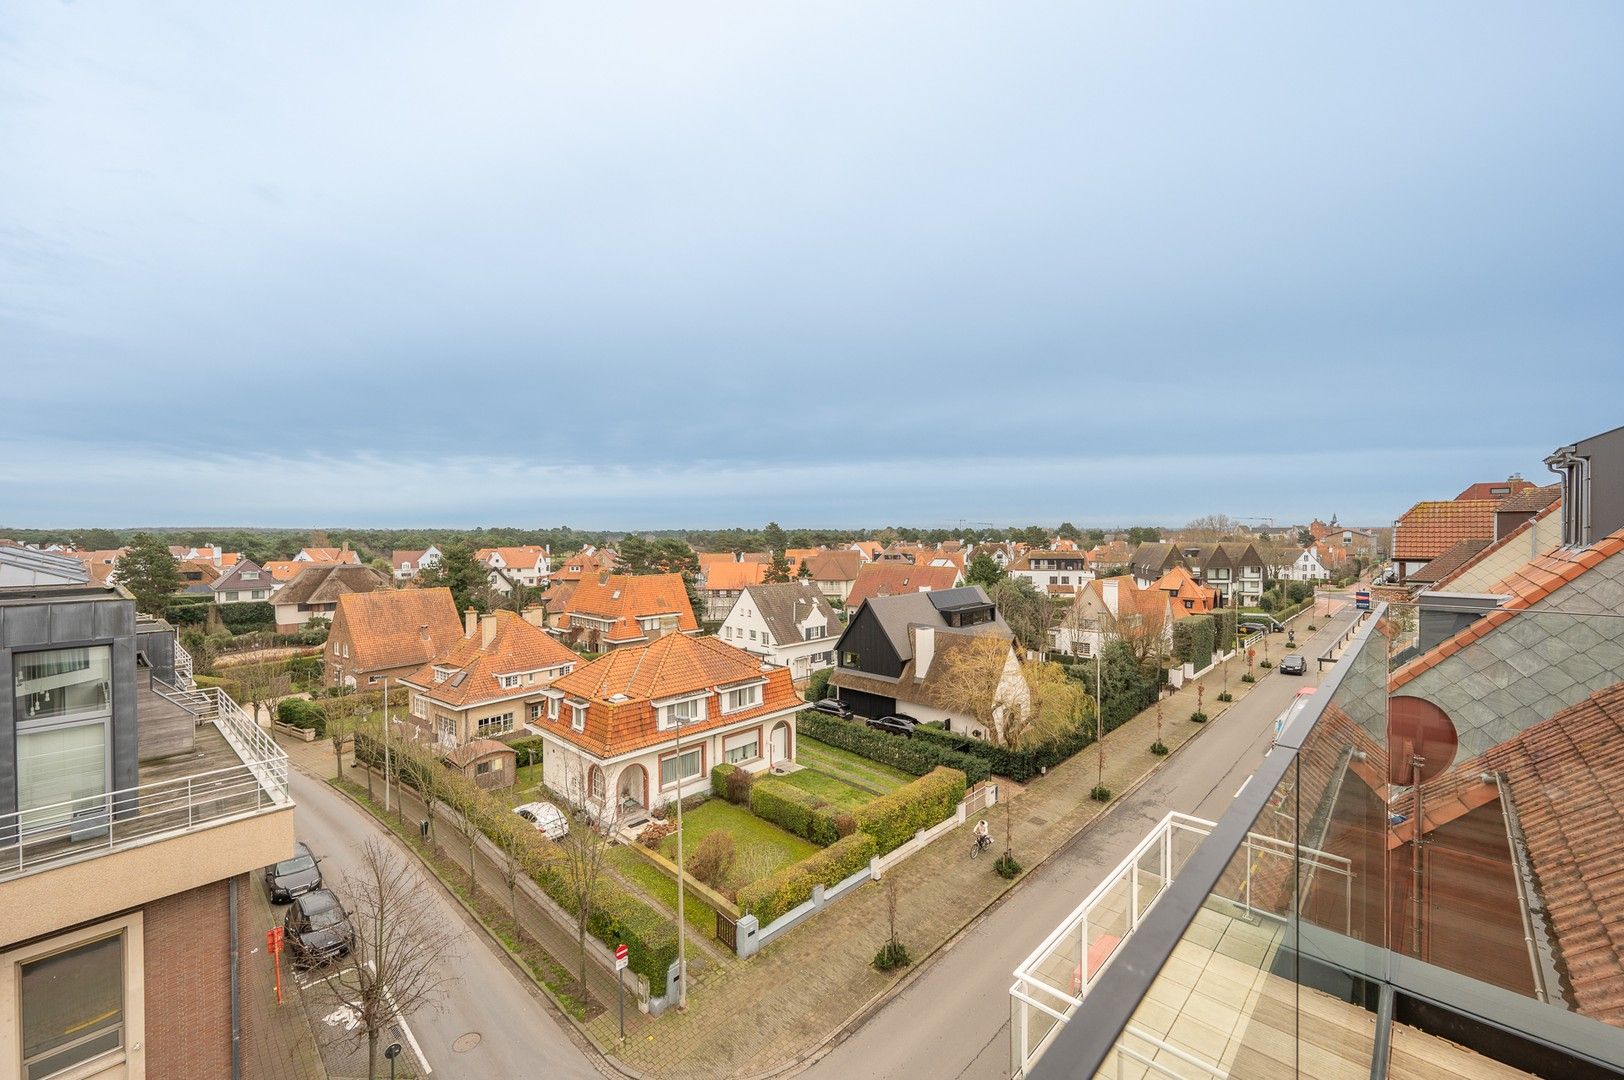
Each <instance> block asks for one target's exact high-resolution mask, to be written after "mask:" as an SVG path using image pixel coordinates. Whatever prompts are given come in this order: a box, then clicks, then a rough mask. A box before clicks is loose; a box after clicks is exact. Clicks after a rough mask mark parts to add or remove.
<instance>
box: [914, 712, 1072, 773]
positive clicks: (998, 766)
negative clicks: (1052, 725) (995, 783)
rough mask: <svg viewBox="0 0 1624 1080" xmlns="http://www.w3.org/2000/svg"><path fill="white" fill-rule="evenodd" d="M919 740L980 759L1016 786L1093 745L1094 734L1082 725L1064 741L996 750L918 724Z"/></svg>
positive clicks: (1003, 747)
mask: <svg viewBox="0 0 1624 1080" xmlns="http://www.w3.org/2000/svg"><path fill="white" fill-rule="evenodd" d="M921 737H923V738H926V739H929V740H932V741H934V742H938V743H940V744H941V745H943V746H945V747H948V748H950V749H952V750H955V751H957V752H959V753H961V754H968V755H970V756H971V757H976V758H980V759H981V760H982V761H985V762H986V763H987V767H988V768H989V769H991V770H992V771H993V772H994V773H997V774H998V775H999V776H1007V777H1009V778H1010V779H1011V780H1014V781H1015V782H1017V783H1022V784H1024V783H1025V782H1026V781H1028V780H1030V779H1032V777H1034V776H1037V775H1038V774H1039V773H1041V772H1042V771H1043V770H1044V769H1052V768H1054V767H1055V766H1056V765H1059V764H1060V763H1061V762H1063V761H1066V760H1067V759H1069V758H1070V757H1071V756H1072V755H1074V754H1076V753H1077V752H1078V751H1080V750H1082V749H1084V748H1085V747H1087V746H1089V745H1090V744H1091V743H1093V741H1094V732H1093V725H1092V724H1089V725H1085V726H1083V727H1079V728H1077V729H1075V730H1074V731H1072V733H1071V734H1069V735H1067V736H1066V737H1065V738H1063V739H1056V740H1054V741H1053V742H1049V743H1045V744H1044V745H1042V746H1037V747H1032V748H1031V749H1027V750H1012V749H1010V748H1009V747H1005V746H995V745H993V744H992V743H990V742H987V741H985V740H983V739H972V738H971V737H970V736H968V735H960V734H959V733H957V732H954V731H944V730H943V729H942V728H939V727H934V726H932V725H928V724H921V725H920V726H919V727H917V728H915V729H914V738H915V739H918V738H921Z"/></svg>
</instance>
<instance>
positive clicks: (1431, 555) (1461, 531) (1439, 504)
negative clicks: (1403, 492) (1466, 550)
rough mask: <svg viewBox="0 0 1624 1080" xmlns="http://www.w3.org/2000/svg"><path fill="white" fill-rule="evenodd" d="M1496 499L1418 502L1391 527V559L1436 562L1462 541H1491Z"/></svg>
mask: <svg viewBox="0 0 1624 1080" xmlns="http://www.w3.org/2000/svg"><path fill="white" fill-rule="evenodd" d="M1499 504H1500V500H1499V499H1453V500H1450V501H1448V502H1443V501H1433V502H1418V503H1416V504H1415V505H1414V506H1412V507H1410V508H1409V509H1408V510H1406V511H1405V512H1404V516H1403V517H1401V518H1399V519H1398V524H1396V525H1395V526H1394V527H1393V558H1395V559H1399V560H1403V561H1407V562H1416V561H1419V560H1422V559H1436V558H1437V557H1438V556H1440V555H1442V554H1443V553H1444V552H1446V551H1448V550H1449V549H1450V548H1452V547H1454V546H1455V545H1456V544H1458V543H1459V542H1460V541H1462V540H1473V539H1478V540H1493V539H1494V508H1495V507H1496V506H1498V505H1499Z"/></svg>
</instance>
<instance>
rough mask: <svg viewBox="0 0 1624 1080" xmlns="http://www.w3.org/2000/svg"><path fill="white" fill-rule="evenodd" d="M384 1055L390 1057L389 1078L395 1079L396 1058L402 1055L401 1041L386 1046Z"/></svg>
mask: <svg viewBox="0 0 1624 1080" xmlns="http://www.w3.org/2000/svg"><path fill="white" fill-rule="evenodd" d="M383 1056H384V1057H386V1058H388V1059H389V1080H395V1059H396V1058H398V1057H399V1056H400V1043H390V1044H389V1045H388V1046H386V1047H384V1050H383Z"/></svg>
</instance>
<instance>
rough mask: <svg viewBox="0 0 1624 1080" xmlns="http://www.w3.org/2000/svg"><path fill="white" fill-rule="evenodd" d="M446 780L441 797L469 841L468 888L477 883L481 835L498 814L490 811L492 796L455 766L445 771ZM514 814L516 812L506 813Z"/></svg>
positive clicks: (444, 779)
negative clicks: (490, 797)
mask: <svg viewBox="0 0 1624 1080" xmlns="http://www.w3.org/2000/svg"><path fill="white" fill-rule="evenodd" d="M441 779H442V781H443V784H442V788H443V790H442V791H441V798H442V799H443V800H444V801H445V804H446V806H447V807H449V808H450V809H451V811H452V813H453V820H454V821H455V822H456V825H457V831H458V832H459V833H461V834H462V838H463V840H465V841H467V843H468V887H469V888H470V889H472V888H474V887H475V886H476V885H477V880H476V876H475V875H476V874H477V868H478V865H479V863H478V854H479V844H478V840H479V834H480V832H481V831H483V829H484V827H485V826H486V825H488V824H489V823H490V820H491V819H492V818H494V817H496V816H497V815H495V814H492V813H490V812H489V801H490V800H489V799H488V797H487V796H486V795H485V792H484V791H483V790H481V789H480V787H479V785H478V784H475V783H474V782H473V781H472V780H470V779H468V777H466V776H464V775H462V774H461V773H460V772H458V771H456V770H455V769H447V770H446V771H445V772H444V773H443V774H441ZM504 816H506V817H514V816H515V815H513V814H507V815H504Z"/></svg>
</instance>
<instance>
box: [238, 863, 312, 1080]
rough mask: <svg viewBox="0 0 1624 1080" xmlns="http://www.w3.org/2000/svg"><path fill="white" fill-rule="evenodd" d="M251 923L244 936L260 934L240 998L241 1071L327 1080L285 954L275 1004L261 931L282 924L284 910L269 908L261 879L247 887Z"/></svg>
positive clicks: (254, 1077) (286, 1079)
mask: <svg viewBox="0 0 1624 1080" xmlns="http://www.w3.org/2000/svg"><path fill="white" fill-rule="evenodd" d="M248 887H249V890H250V892H251V893H252V894H253V897H252V899H251V901H250V911H251V912H252V915H251V916H250V925H249V926H248V927H247V928H246V932H247V933H250V934H255V935H258V938H259V940H258V942H257V945H256V947H255V948H254V951H253V952H252V953H251V954H250V955H248V956H247V957H246V959H245V961H244V963H246V964H247V965H248V971H247V972H246V975H247V979H246V982H247V984H248V985H247V989H246V992H245V993H244V994H243V1015H244V1019H245V1020H246V1021H247V1022H246V1023H245V1024H244V1025H243V1041H242V1071H243V1075H244V1076H245V1077H249V1078H250V1080H328V1073H327V1068H326V1066H324V1065H323V1064H322V1060H321V1052H320V1051H319V1050H318V1049H317V1045H316V1033H315V1031H314V1030H313V1029H312V1028H311V1026H310V1019H309V1017H308V1016H307V1015H306V1013H305V1009H304V1007H303V1004H302V1000H301V997H300V992H299V987H298V984H297V982H296V980H295V979H294V978H293V975H292V972H291V971H289V969H288V964H287V956H286V954H284V955H283V957H282V959H283V964H282V997H283V1004H282V1005H280V1006H278V1005H277V1003H276V973H275V970H274V969H273V968H272V966H271V957H270V954H269V953H267V952H266V951H265V941H264V935H265V930H266V929H267V928H269V927H271V926H280V925H281V924H282V915H283V912H284V911H285V910H286V909H284V908H277V907H273V906H272V905H271V901H270V898H269V897H268V896H266V895H265V888H264V886H263V885H262V884H261V882H260V881H259V875H257V874H255V875H251V877H250V879H249V883H248Z"/></svg>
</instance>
